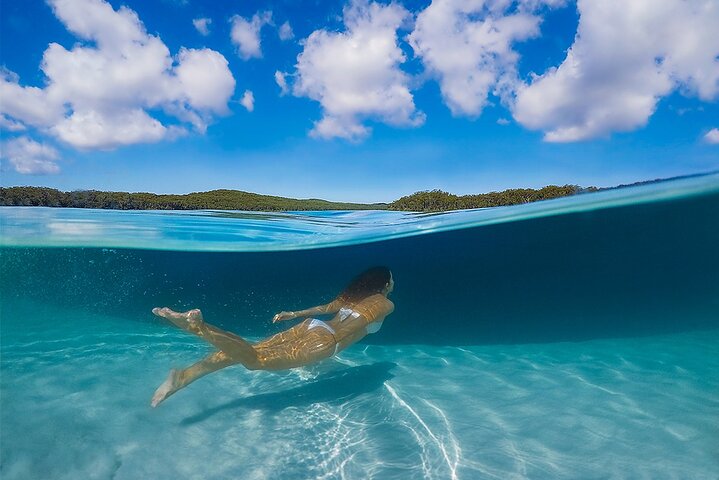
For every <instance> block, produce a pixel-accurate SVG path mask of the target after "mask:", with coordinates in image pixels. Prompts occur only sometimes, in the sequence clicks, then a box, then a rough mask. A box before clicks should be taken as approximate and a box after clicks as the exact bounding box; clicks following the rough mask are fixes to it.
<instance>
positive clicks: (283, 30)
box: [277, 22, 295, 42]
mask: <svg viewBox="0 0 719 480" xmlns="http://www.w3.org/2000/svg"><path fill="white" fill-rule="evenodd" d="M277 34H278V35H279V37H280V40H282V41H283V42H284V41H287V40H292V39H293V38H294V37H295V33H294V32H293V31H292V26H291V25H290V22H285V23H283V24H282V25H280V28H279V29H278V30H277Z"/></svg>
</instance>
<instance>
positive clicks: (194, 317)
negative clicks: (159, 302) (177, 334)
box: [152, 307, 205, 334]
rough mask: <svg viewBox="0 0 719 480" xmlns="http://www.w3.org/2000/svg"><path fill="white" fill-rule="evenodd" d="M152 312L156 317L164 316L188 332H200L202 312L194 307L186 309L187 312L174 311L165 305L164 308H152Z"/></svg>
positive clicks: (202, 322) (202, 321)
mask: <svg viewBox="0 0 719 480" xmlns="http://www.w3.org/2000/svg"><path fill="white" fill-rule="evenodd" d="M152 313H154V314H155V315H157V316H158V317H162V318H165V319H167V320H169V321H170V322H172V323H173V325H175V326H176V327H178V328H181V329H183V330H186V331H188V332H192V333H196V334H199V333H200V329H201V327H202V325H203V324H204V323H205V322H204V320H203V319H202V312H200V310H199V309H197V308H195V309H193V310H188V311H187V312H175V311H174V310H170V309H169V308H167V307H164V308H157V307H155V308H153V309H152Z"/></svg>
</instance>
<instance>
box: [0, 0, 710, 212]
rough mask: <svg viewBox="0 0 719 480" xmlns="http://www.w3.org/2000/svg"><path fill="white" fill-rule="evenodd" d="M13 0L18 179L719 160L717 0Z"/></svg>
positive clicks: (10, 162) (299, 192) (523, 172)
mask: <svg viewBox="0 0 719 480" xmlns="http://www.w3.org/2000/svg"><path fill="white" fill-rule="evenodd" d="M1 8H2V10H1V14H0V27H1V29H0V45H2V47H1V50H0V57H1V58H0V65H1V66H2V78H1V80H2V81H1V82H0V95H1V103H0V112H1V113H2V117H0V128H1V129H2V130H1V132H2V133H1V134H2V144H1V145H2V167H1V168H2V172H1V174H2V185H3V186H12V185H37V186H50V187H55V188H60V189H63V190H74V189H100V190H123V191H150V192H157V193H186V192H191V191H204V190H210V189H215V188H232V189H240V190H246V191H252V192H258V193H265V194H273V195H283V196H290V197H297V198H307V197H314V198H326V199H329V200H345V201H365V202H374V201H391V200H393V199H396V198H398V197H400V196H402V195H406V194H409V193H412V192H414V191H418V190H427V189H434V188H440V189H443V190H448V191H451V192H454V193H459V194H464V193H481V192H485V191H491V190H501V189H505V188H515V187H541V186H544V185H547V184H567V183H571V184H579V185H583V186H589V185H596V186H610V185H616V184H620V183H630V182H634V181H640V180H647V179H654V178H661V177H671V176H675V175H683V174H692V173H701V172H708V171H715V170H718V169H719V130H716V129H717V128H719V106H718V105H717V99H718V98H719V40H718V39H717V38H718V37H719V36H717V35H716V34H715V30H716V25H719V5H718V4H717V3H716V1H714V0H703V1H702V0H691V1H686V2H685V1H680V0H665V1H663V2H653V1H640V0H634V1H632V2H624V1H619V0H611V1H610V0H608V1H606V2H586V1H585V2H583V1H580V2H569V1H563V0H523V1H519V2H509V1H505V0H494V1H491V0H487V1H482V0H465V1H459V0H443V1H438V0H435V1H423V2H401V3H400V2H394V3H375V2H366V1H350V2H334V1H328V2H302V1H298V0H295V1H290V0H286V1H270V2H259V1H251V0H244V1H213V2H200V1H197V0H195V1H193V0H187V1H177V0H145V1H142V2H141V1H137V0H134V1H133V0H130V1H126V2H117V1H111V2H109V3H107V2H104V1H101V0H72V1H71V0H51V1H48V2H43V1H35V0H2V7H1ZM282 80H284V84H282V85H281V83H282ZM250 98H251V100H250Z"/></svg>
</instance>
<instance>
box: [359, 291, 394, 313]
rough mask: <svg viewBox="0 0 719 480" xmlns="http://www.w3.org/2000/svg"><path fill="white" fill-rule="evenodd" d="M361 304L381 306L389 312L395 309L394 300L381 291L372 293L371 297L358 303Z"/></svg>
mask: <svg viewBox="0 0 719 480" xmlns="http://www.w3.org/2000/svg"><path fill="white" fill-rule="evenodd" d="M359 305H367V306H381V307H382V309H383V310H386V311H388V312H392V311H393V310H394V303H392V300H390V299H389V298H387V297H386V296H384V295H382V294H381V293H376V294H374V295H370V296H369V297H367V298H365V299H364V300H362V301H361V302H360V303H359V304H358V306H359Z"/></svg>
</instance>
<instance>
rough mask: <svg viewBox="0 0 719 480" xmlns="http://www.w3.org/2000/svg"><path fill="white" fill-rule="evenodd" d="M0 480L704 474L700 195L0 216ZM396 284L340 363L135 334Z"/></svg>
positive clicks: (712, 218) (711, 389)
mask: <svg viewBox="0 0 719 480" xmlns="http://www.w3.org/2000/svg"><path fill="white" fill-rule="evenodd" d="M0 221H1V222H2V223H0V225H1V226H2V238H1V242H0V245H2V247H0V267H1V268H2V278H1V279H0V307H1V308H2V309H1V311H0V314H1V315H2V318H1V320H2V321H1V322H0V335H1V336H0V347H1V350H0V353H1V355H2V356H1V357H0V359H1V367H2V368H1V370H0V373H1V375H0V406H1V408H0V475H2V477H3V478H140V477H147V478H175V477H178V476H179V477H180V478H293V479H294V478H378V479H385V478H401V479H404V478H441V479H444V478H470V479H474V478H637V477H645V478H717V477H716V472H717V471H719V448H717V445H719V422H718V421H717V418H718V417H717V412H719V373H718V372H719V175H710V176H704V177H695V178H688V179H681V180H674V181H668V182H663V183H657V184H652V185H645V186H641V187H631V188H626V189H620V190H614V191H603V192H598V193H592V194H585V195H580V196H575V197H569V198H563V199H558V200H552V201H547V202H539V203H536V204H528V205H519V206H514V207H501V208H496V209H485V210H475V211H465V212H456V213H449V214H433V215H420V214H403V213H396V212H310V213H297V214H257V213H247V212H245V213H243V212H118V211H92V210H73V209H44V208H19V207H8V208H0ZM378 264H381V265H387V266H389V267H390V268H391V269H392V272H393V275H394V278H395V281H396V287H395V292H394V293H393V295H392V300H393V301H394V303H395V306H396V310H395V312H394V313H393V314H392V315H391V316H390V317H388V319H387V321H385V323H384V326H383V328H382V330H381V331H380V332H379V333H377V334H375V335H372V336H369V337H367V338H366V339H365V340H363V341H362V342H361V343H360V344H358V345H355V346H353V347H351V348H350V349H348V350H346V351H344V352H342V353H341V354H340V355H339V358H338V359H336V360H330V361H326V362H323V363H321V364H319V365H317V366H314V367H310V368H305V369H298V370H293V371H290V372H286V373H282V374H270V373H267V372H250V371H247V370H244V369H243V368H242V367H232V368H229V369H226V370H224V371H221V372H218V373H215V374H213V375H210V376H208V377H206V378H204V379H201V380H199V381H198V382H196V383H195V384H193V385H191V386H190V387H188V388H187V389H186V390H183V391H182V392H179V393H178V394H177V395H175V396H173V397H172V398H170V399H169V400H168V401H167V402H166V403H164V404H162V405H161V406H160V408H158V409H154V410H153V409H151V408H150V407H149V399H150V397H151V395H152V392H153V391H154V389H155V388H156V387H157V385H159V383H161V382H162V380H163V379H164V377H165V376H166V374H167V371H168V370H169V368H171V367H178V366H185V365H189V364H190V363H193V362H194V361H196V360H197V359H199V358H200V357H201V356H202V355H204V354H206V353H208V352H209V351H210V347H209V346H207V345H206V344H204V343H202V341H201V340H199V339H197V338H194V337H190V336H188V335H186V334H184V333H183V332H179V331H177V330H175V329H173V328H172V327H171V326H169V325H168V324H165V323H163V322H161V321H160V320H158V319H157V318H155V317H153V316H152V315H151V314H150V309H151V308H152V307H154V306H164V305H167V306H170V307H173V308H175V309H178V310H182V309H188V308H201V309H202V310H203V313H204V316H205V319H206V321H208V322H210V323H213V324H216V325H218V326H221V327H223V328H226V329H229V330H231V331H233V332H235V333H237V334H239V335H242V336H246V337H248V338H249V339H251V340H256V339H259V338H261V337H264V336H268V335H270V334H273V333H275V332H277V331H279V329H280V328H281V325H273V324H272V323H271V321H270V320H271V317H272V315H273V314H274V313H276V312H277V311H279V310H283V309H291V310H296V309H299V308H303V307H308V306H312V305H316V304H318V303H325V302H326V301H329V300H331V299H332V297H333V296H334V295H335V294H336V293H337V292H338V291H339V290H340V289H341V288H342V287H343V286H344V284H345V283H346V282H347V281H348V280H349V279H350V278H351V277H352V276H353V275H354V274H356V273H358V272H359V271H361V270H363V269H364V268H366V267H368V266H372V265H378Z"/></svg>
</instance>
